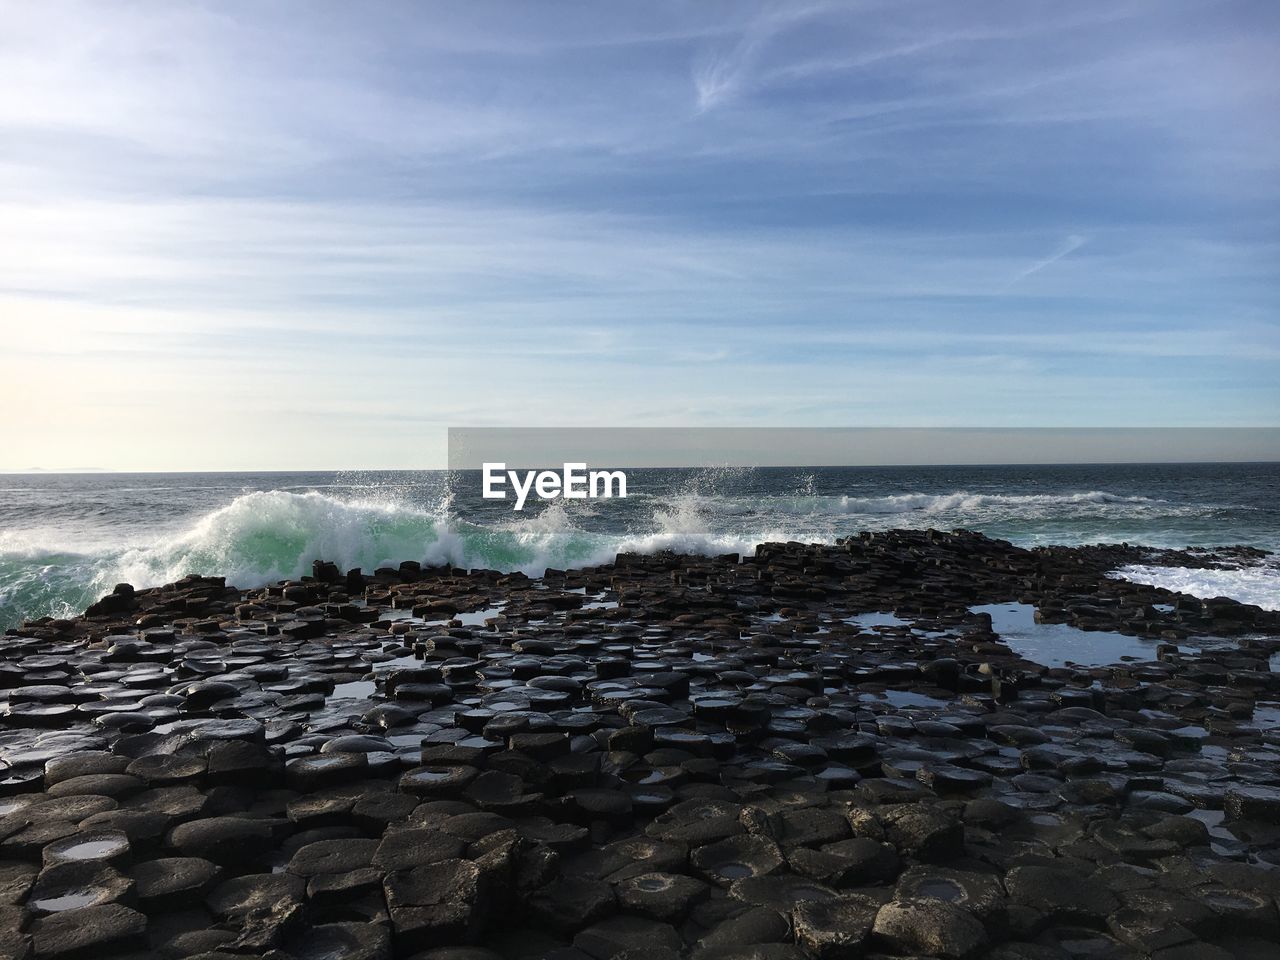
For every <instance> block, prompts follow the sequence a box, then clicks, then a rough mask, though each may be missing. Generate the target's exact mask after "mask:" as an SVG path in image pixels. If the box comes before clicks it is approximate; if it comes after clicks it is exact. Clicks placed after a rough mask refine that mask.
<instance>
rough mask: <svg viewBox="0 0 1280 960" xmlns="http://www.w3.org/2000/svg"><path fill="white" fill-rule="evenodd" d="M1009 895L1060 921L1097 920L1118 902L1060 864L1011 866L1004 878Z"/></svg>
mask: <svg viewBox="0 0 1280 960" xmlns="http://www.w3.org/2000/svg"><path fill="white" fill-rule="evenodd" d="M1004 886H1005V890H1007V891H1008V893H1009V898H1010V899H1011V900H1013V901H1014V902H1016V903H1019V904H1023V905H1025V906H1028V907H1032V908H1033V909H1036V910H1038V911H1040V912H1042V913H1044V914H1045V915H1047V916H1049V917H1052V918H1054V919H1056V920H1060V921H1064V922H1066V921H1084V922H1086V923H1092V924H1100V923H1102V921H1103V920H1104V919H1105V918H1106V917H1107V915H1108V914H1110V913H1111V912H1112V911H1114V910H1115V909H1116V908H1117V907H1118V906H1119V903H1118V902H1117V901H1116V898H1115V896H1114V895H1113V894H1112V893H1111V892H1110V891H1109V890H1107V889H1106V888H1105V887H1102V886H1100V885H1099V884H1096V883H1092V882H1090V880H1089V877H1088V876H1087V875H1085V874H1081V873H1077V872H1075V871H1073V870H1068V869H1065V868H1061V867H1038V866H1025V867H1014V868H1013V869H1012V870H1010V871H1009V873H1008V875H1007V876H1006V877H1005V880H1004Z"/></svg>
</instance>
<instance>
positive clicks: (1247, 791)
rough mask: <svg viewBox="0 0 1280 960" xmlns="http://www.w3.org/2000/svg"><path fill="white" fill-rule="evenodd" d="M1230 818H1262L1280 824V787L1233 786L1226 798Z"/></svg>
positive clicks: (1227, 812)
mask: <svg viewBox="0 0 1280 960" xmlns="http://www.w3.org/2000/svg"><path fill="white" fill-rule="evenodd" d="M1223 809H1224V810H1225V811H1226V814H1227V819H1228V820H1260V821H1262V822H1263V823H1273V824H1280V788H1277V787H1255V786H1243V787H1232V788H1231V789H1230V790H1228V791H1227V793H1226V797H1225V798H1224V807H1223Z"/></svg>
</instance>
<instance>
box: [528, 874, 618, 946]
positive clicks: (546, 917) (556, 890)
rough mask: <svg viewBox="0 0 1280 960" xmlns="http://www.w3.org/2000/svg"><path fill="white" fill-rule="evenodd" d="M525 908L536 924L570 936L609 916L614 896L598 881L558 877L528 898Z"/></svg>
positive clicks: (613, 907) (609, 889)
mask: <svg viewBox="0 0 1280 960" xmlns="http://www.w3.org/2000/svg"><path fill="white" fill-rule="evenodd" d="M526 908H527V909H528V911H529V916H530V918H531V919H532V920H533V922H534V923H536V924H537V925H539V926H542V927H546V928H547V929H548V930H553V931H555V932H556V933H561V934H570V933H573V932H574V931H575V930H581V929H582V928H583V927H585V926H587V925H588V924H591V923H595V922H596V921H597V920H603V919H604V918H605V917H607V916H609V915H610V914H612V913H613V912H614V910H615V902H614V893H613V889H612V888H611V887H610V886H609V884H607V883H602V882H600V881H598V880H588V879H586V878H579V877H560V878H558V879H556V880H554V881H552V882H551V883H549V884H547V885H546V886H545V887H543V888H542V889H541V890H538V891H536V892H535V893H534V894H533V895H532V896H531V897H529V899H528V902H527V903H526Z"/></svg>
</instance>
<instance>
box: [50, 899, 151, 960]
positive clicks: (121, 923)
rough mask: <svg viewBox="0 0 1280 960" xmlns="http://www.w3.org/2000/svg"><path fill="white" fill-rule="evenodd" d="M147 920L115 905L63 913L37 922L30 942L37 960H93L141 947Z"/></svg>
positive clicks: (134, 911) (108, 904) (136, 913)
mask: <svg viewBox="0 0 1280 960" xmlns="http://www.w3.org/2000/svg"><path fill="white" fill-rule="evenodd" d="M146 930H147V918H146V917H145V916H143V915H142V914H141V913H138V911H136V910H132V909H130V908H129V907H126V906H123V905H121V904H118V903H106V904H100V905H97V906H90V907H82V908H80V909H78V910H64V911H62V912H59V913H52V914H49V915H48V916H47V917H43V918H41V919H39V920H36V921H35V923H34V924H32V927H31V940H32V943H33V945H34V947H35V953H36V956H37V957H56V958H59V960H96V958H98V957H102V956H105V955H107V954H111V953H119V952H122V951H123V950H127V949H140V948H142V947H144V946H145V945H146V944H145V936H146Z"/></svg>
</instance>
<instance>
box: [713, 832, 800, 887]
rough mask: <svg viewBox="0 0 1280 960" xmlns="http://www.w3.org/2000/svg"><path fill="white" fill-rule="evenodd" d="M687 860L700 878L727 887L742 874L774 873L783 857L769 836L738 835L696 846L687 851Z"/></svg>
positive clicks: (741, 876) (747, 875)
mask: <svg viewBox="0 0 1280 960" xmlns="http://www.w3.org/2000/svg"><path fill="white" fill-rule="evenodd" d="M689 863H690V866H692V867H693V869H694V870H695V871H696V872H697V873H698V875H699V876H701V877H702V878H703V879H705V880H708V881H710V882H711V883H715V884H719V885H720V886H722V887H728V886H729V885H730V884H731V883H733V882H734V881H735V880H741V879H743V878H745V877H763V876H768V875H769V874H771V873H776V872H778V871H779V870H781V869H782V867H783V864H784V860H783V857H782V851H781V850H779V849H778V845H777V844H776V843H775V842H774V841H773V840H770V839H769V838H767V837H759V836H739V837H729V838H728V839H726V840H721V841H719V842H717V843H708V844H706V845H704V846H701V847H698V848H697V849H696V850H694V851H693V852H692V853H691V854H690V857H689Z"/></svg>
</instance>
